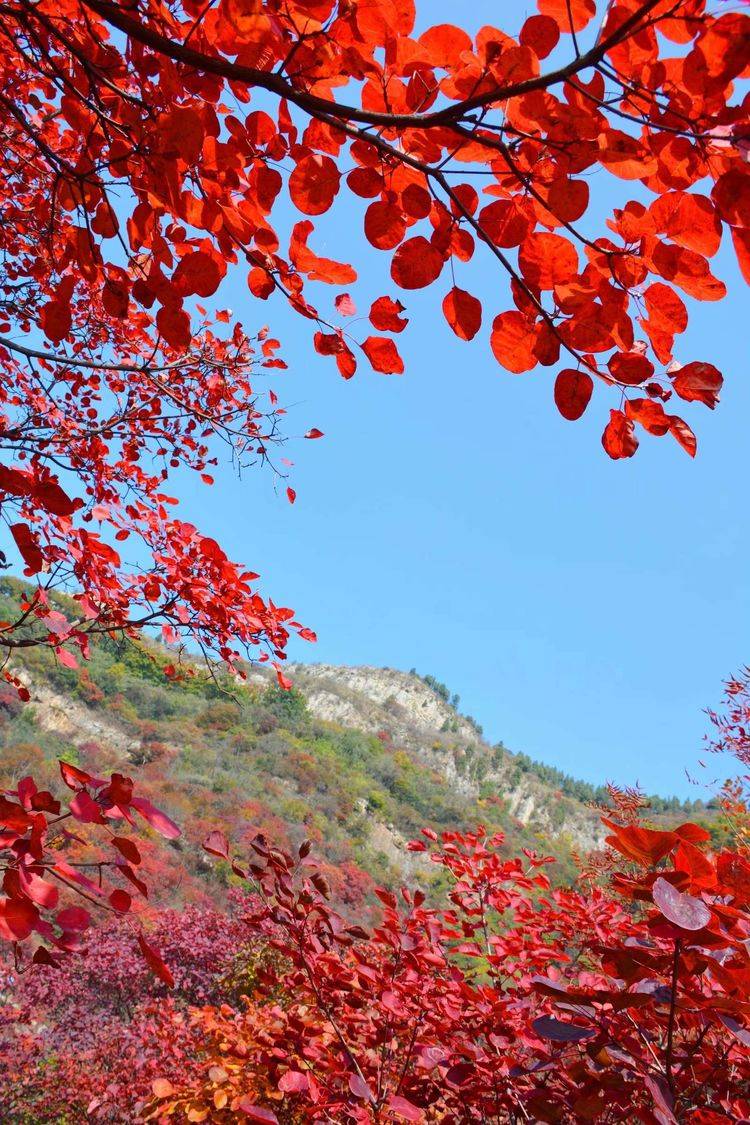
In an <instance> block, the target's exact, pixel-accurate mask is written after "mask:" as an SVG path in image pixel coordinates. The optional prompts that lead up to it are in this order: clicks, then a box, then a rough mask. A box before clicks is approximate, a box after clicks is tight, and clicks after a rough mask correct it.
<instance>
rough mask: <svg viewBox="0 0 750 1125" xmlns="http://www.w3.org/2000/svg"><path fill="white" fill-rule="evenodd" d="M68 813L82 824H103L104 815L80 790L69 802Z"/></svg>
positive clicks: (84, 791) (83, 791)
mask: <svg viewBox="0 0 750 1125" xmlns="http://www.w3.org/2000/svg"><path fill="white" fill-rule="evenodd" d="M70 811H71V812H72V814H73V816H74V817H75V818H76V820H80V821H81V823H82V824H105V823H106V821H105V819H104V814H103V813H102V810H101V808H100V807H99V805H97V803H96V801H94V800H93V798H92V797H91V796H90V794H89V793H87V792H86V790H85V789H81V790H80V791H79V792H78V793H76V795H75V797H74V798H73V800H72V801H71V802H70Z"/></svg>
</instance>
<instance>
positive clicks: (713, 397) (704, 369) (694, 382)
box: [672, 361, 724, 410]
mask: <svg viewBox="0 0 750 1125" xmlns="http://www.w3.org/2000/svg"><path fill="white" fill-rule="evenodd" d="M723 382H724V378H723V376H722V374H721V372H720V371H718V370H717V369H716V368H715V367H714V365H713V364H712V363H700V362H698V361H696V362H694V363H687V364H685V366H684V367H681V368H680V370H679V371H678V372H677V373H676V374H675V375H674V376H673V378H672V386H673V387H674V389H675V391H676V392H677V394H678V395H679V396H680V398H684V399H685V400H686V401H687V402H704V403H705V404H706V406H707V407H709V409H710V410H713V408H714V407H715V406H716V404H717V403H718V401H719V391H720V390H721V388H722V384H723Z"/></svg>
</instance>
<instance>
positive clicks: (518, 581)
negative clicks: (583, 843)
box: [188, 0, 750, 796]
mask: <svg viewBox="0 0 750 1125" xmlns="http://www.w3.org/2000/svg"><path fill="white" fill-rule="evenodd" d="M530 10H533V9H531V8H530ZM451 13H452V15H451ZM429 16H430V20H431V21H433V20H434V22H440V20H441V19H447V20H449V19H451V18H452V19H454V20H455V18H456V17H455V9H454V8H453V7H452V6H451V5H448V4H447V3H443V2H441V3H433V4H431V5H430V8H429ZM493 16H494V17H495V19H497V17H496V6H495V5H494V4H490V3H488V2H486V0H485V2H484V3H480V4H477V5H476V6H475V7H474V8H473V9H472V22H473V24H474V25H475V26H479V25H480V24H481V23H483V22H493ZM514 18H517V16H516V17H514ZM469 30H471V28H469ZM613 191H614V193H615V194H613ZM633 191H634V188H633V185H631V184H628V183H624V182H622V181H614V180H611V179H609V178H608V177H607V176H603V177H601V184H600V187H599V196H598V198H599V202H598V204H597V207H598V208H601V207H606V208H607V209H609V208H611V207H612V206H613V205H614V204H616V203H620V204H621V203H622V202H624V201H625V200H626V199H627V198H631V197H632V195H633ZM339 202H343V200H340V201H339ZM360 215H361V211H360V209H359V206H358V204H354V205H352V206H351V207H349V205H348V204H347V205H345V206H344V207H343V208H341V207H338V206H337V207H336V209H335V217H334V218H333V219H331V218H330V217H329V218H328V220H327V221H326V217H323V218H322V219H321V220H320V221H319V224H320V225H319V233H316V235H314V236H313V238H312V239H311V244H312V245H313V247H314V248H315V249H316V251H317V252H318V253H323V254H328V255H330V256H333V257H340V258H342V259H343V260H347V261H352V260H353V261H354V264H355V265H356V266H357V268H358V269H359V271H360V281H359V282H358V283H357V285H356V286H355V287H350V288H352V292H353V294H354V296H355V299H356V300H357V304H358V307H359V309H360V310H361V311H363V312H364V313H366V312H367V309H368V308H369V302H370V300H371V299H372V298H373V297H375V296H379V295H380V294H381V293H389V294H393V295H396V290H395V287H394V286H393V284H392V283H391V282H390V279H389V278H388V275H387V264H388V258H389V256H388V255H385V254H379V253H378V252H377V251H374V250H370V249H369V248H368V247H367V246H366V244H365V242H364V239H363V237H362V236H361V235H360V233H359V232H360V231H361V218H360ZM592 229H595V230H596V232H597V233H600V231H601V226H597V227H595V228H592ZM354 247H356V249H354V250H353V248H354ZM480 260H481V262H482V264H481V265H472V266H471V267H468V268H464V270H462V272H460V273H459V274H458V277H459V284H465V287H466V288H469V289H471V290H472V291H474V292H476V293H477V294H478V295H479V296H481V297H482V299H483V300H484V303H485V324H484V327H483V330H482V333H481V338H477V340H475V341H474V342H473V344H464V343H461V342H460V341H458V340H457V339H456V338H455V337H454V336H453V334H452V333H451V332H450V330H449V329H448V327H447V325H446V324H445V323H444V321H443V318H442V315H441V313H440V310H439V300H440V299H441V298H442V294H443V292H445V290H446V289H447V288H448V283H447V282H446V283H445V284H443V282H442V279H441V282H439V283H438V284H437V285H436V286H434V287H433V289H434V292H428V293H416V294H408V295H406V296H404V295H403V294H402V295H401V296H402V297H403V299H404V302H405V303H406V304H407V305H408V315H410V316H411V323H410V325H409V328H408V329H407V331H406V332H405V333H403V334H402V336H401V337H400V339H399V347H400V348H401V350H402V353H403V355H404V358H405V360H406V364H407V374H406V375H405V376H404V377H401V378H397V377H384V376H382V375H375V374H372V373H370V372H368V371H367V370H366V366H367V365H366V363H360V371H359V372H358V374H357V375H356V377H355V378H354V379H353V380H351V381H350V382H348V383H347V382H344V381H343V380H342V379H340V378H339V377H338V375H337V374H336V371H335V368H334V366H333V364H332V361H331V360H323V359H321V358H320V357H318V356H317V355H315V354H314V352H313V351H312V348H311V346H310V344H309V337H310V331H309V327H308V325H307V324H306V323H305V322H304V321H300V320H299V319H298V318H295V317H292V316H290V314H289V313H288V312H287V311H286V310H285V309H284V308H283V307H282V306H281V304H280V303H278V302H270V303H269V304H268V305H267V306H265V307H259V305H258V303H257V302H253V301H251V300H250V299H249V298H248V295H247V290H246V289H245V288H244V282H243V279H242V278H240V279H239V280H238V281H237V283H236V286H235V288H234V289H233V290H232V291H231V300H232V302H233V304H232V307H233V309H234V311H235V312H236V313H237V314H238V315H239V316H240V317H241V318H242V319H243V320H244V321H245V323H246V324H247V325H248V326H249V325H256V324H258V319H257V318H258V317H259V316H263V317H264V322H265V321H267V322H268V323H269V324H270V325H271V327H272V329H273V331H274V334H278V335H280V336H281V338H282V340H283V342H284V355H285V358H286V359H287V361H288V363H289V365H290V370H289V372H288V373H287V374H286V375H284V376H283V377H282V378H280V379H279V380H278V390H279V393H280V396H281V398H282V400H283V401H285V402H286V403H288V404H294V407H293V409H292V410H291V412H290V418H289V428H288V432H290V433H292V432H296V433H298V434H302V433H304V431H305V430H306V429H308V428H309V427H310V426H318V427H319V428H320V429H321V430H323V431H324V432H325V435H326V436H325V439H324V440H322V441H315V442H305V441H298V442H291V443H290V445H289V448H288V450H287V452H288V455H289V456H290V457H291V458H293V459H294V461H295V467H294V469H293V470H292V481H291V483H293V485H294V487H295V488H296V490H297V493H298V498H297V502H296V504H295V505H294V507H292V506H290V505H289V504H288V503H287V501H286V499H285V497H284V494H283V488H282V489H280V490H279V493H278V495H274V492H273V487H272V483H271V481H270V479H269V478H268V477H266V478H263V477H262V476H253V475H249V476H247V477H246V478H245V479H243V480H237V479H236V478H233V477H232V476H231V475H230V474H222V475H221V477H220V478H219V480H218V481H217V485H216V487H215V488H214V490H213V495H212V496H211V497H210V498H208V497H207V496H206V493H205V490H201V491H200V493H198V492H196V493H194V494H193V495H191V496H190V497H189V498H188V499H189V503H188V508H189V509H190V511H191V514H192V515H194V516H195V517H196V518H198V519H199V520H200V522H201V524H202V525H203V527H204V528H205V530H206V531H207V532H213V533H214V534H216V535H217V536H219V537H220V538H221V539H222V542H223V543H224V545H225V546H226V548H227V550H228V551H230V553H232V554H233V555H234V556H236V557H240V558H243V559H246V560H247V562H248V563H249V564H251V565H252V566H253V568H255V569H257V570H258V571H260V572H261V575H262V581H263V588H264V590H265V591H266V592H268V593H270V594H272V595H273V596H274V597H275V598H277V597H278V598H281V599H282V600H284V601H285V603H286V604H288V605H292V606H293V607H294V608H295V609H296V611H297V613H298V616H299V617H300V619H301V620H303V621H304V622H305V623H306V624H309V625H310V626H311V627H312V628H314V629H315V630H316V631H317V633H318V637H319V640H318V644H317V645H315V646H310V645H305V644H302V643H300V642H298V643H296V644H293V645H292V649H291V653H290V655H291V656H292V658H296V659H305V660H316V661H325V662H329V661H330V662H333V663H341V664H374V665H388V666H391V667H396V668H402V669H409V668H411V667H412V666H414V667H416V668H417V669H418V670H420V671H421V672H430V673H432V674H433V675H435V676H437V677H438V678H439V679H441V680H443V681H444V682H445V683H447V684H448V686H449V687H450V688H451V690H452V691H457V692H459V694H460V695H461V701H462V707H463V708H464V709H465V710H467V711H468V712H470V713H471V714H473V715H474V716H475V717H476V718H477V719H478V720H479V721H480V722H481V723H482V724H483V726H484V728H485V731H486V733H487V735H488V736H489V738H490V739H491V740H497V739H502V740H503V741H505V743H506V744H507V745H508V746H509V747H511V748H512V749H516V750H524V751H525V752H527V753H529V754H531V755H533V756H534V757H537V758H540V759H542V760H544V761H546V762H549V763H553V764H554V765H557V766H559V767H560V768H562V769H564V770H566V771H568V772H570V773H572V774H575V775H577V776H579V777H583V778H586V779H588V780H591V781H596V782H600V781H603V780H605V779H608V778H610V779H613V780H617V781H618V782H620V783H634V782H636V781H639V782H640V783H641V784H642V785H643V786H644V787H645V788H647V789H648V790H650V791H658V792H661V793H664V794H667V793H673V792H677V793H679V794H681V795H685V796H695V795H696V790H695V787H694V786H692V785H690V784H689V783H688V781H687V779H686V777H685V769H686V767H688V768H690V769H691V770H694V771H696V772H698V773H699V774H700V775H701V776H704V777H705V776H706V775H708V776H710V777H712V776H714V774H715V772H716V768H717V763H716V762H715V760H709V769H708V770H707V771H701V770H700V769H697V770H696V762H697V759H698V757H699V754H700V745H701V739H702V735H703V733H704V731H705V729H706V722H705V718H704V716H703V714H702V708H703V707H705V706H708V705H711V704H714V703H716V702H717V700H718V698H719V695H720V690H721V683H722V679H723V678H724V677H726V676H728V675H729V674H730V673H732V672H733V671H734V670H735V669H736V668H737V667H738V666H739V665H740V664H742V663H743V662H746V661H748V660H750V630H749V629H748V625H750V612H749V608H750V607H749V603H748V587H747V574H748V554H749V548H750V536H749V535H748V525H747V519H746V516H745V511H744V507H745V503H744V500H743V496H744V482H745V481H746V480H747V477H748V467H749V466H748V462H749V461H750V442H748V438H747V431H748V421H749V420H750V387H749V384H748V370H747V358H748V356H747V332H746V330H745V328H744V321H745V319H746V318H747V317H748V315H750V307H749V304H748V301H747V289H746V288H745V286H744V284H743V282H742V279H741V277H740V275H739V273H738V271H737V269H736V266H735V265H734V263H733V260H732V256H731V254H730V253H727V252H725V251H724V250H722V252H721V254H720V256H719V258H718V259H717V260H716V262H717V267H716V268H717V272H718V273H719V275H720V276H721V277H723V279H724V280H725V281H726V282H727V283H728V284H729V285H730V297H729V298H728V299H727V300H726V301H725V302H724V303H723V304H719V305H709V306H696V305H695V304H694V303H692V302H690V305H691V317H692V322H691V328H690V330H689V333H688V334H687V335H686V336H685V337H683V338H682V346H681V348H680V350H679V351H678V353H677V354H678V357H679V358H681V359H682V360H683V361H687V360H688V359H693V358H702V359H710V360H711V361H712V362H715V363H716V364H717V365H718V366H719V367H720V368H721V369H722V370H723V371H724V372H725V375H726V384H725V391H724V394H723V399H722V402H721V405H720V407H719V409H718V410H717V411H716V412H715V413H714V414H712V413H711V412H710V411H708V410H707V409H706V408H705V407H703V406H701V405H697V406H690V405H688V404H684V406H685V415H684V416H685V417H686V418H687V419H688V420H689V421H690V422H691V423H693V424H694V428H695V429H696V431H697V434H698V439H699V452H698V457H697V459H696V460H695V461H694V462H693V461H691V460H690V459H689V458H688V457H687V455H686V454H685V453H684V452H683V451H682V450H681V449H680V448H679V447H678V446H677V445H676V443H675V442H673V441H672V440H671V439H670V438H662V439H654V438H649V437H648V435H644V437H643V439H642V442H641V448H640V449H639V451H638V454H637V455H636V457H635V458H634V459H633V460H630V461H626V462H617V463H615V462H612V461H610V460H609V459H608V458H607V457H606V455H605V454H604V452H603V450H602V448H601V445H600V433H601V430H602V428H603V426H604V424H605V421H606V418H607V416H608V414H607V411H608V408H609V406H610V405H616V403H614V402H612V403H610V402H609V401H608V400H607V394H606V393H604V394H599V395H598V396H597V397H595V400H594V402H593V403H592V406H591V407H590V409H589V411H588V413H587V415H586V416H585V417H584V419H583V420H582V421H580V422H578V423H573V424H571V423H567V422H565V421H563V420H562V419H561V418H560V416H559V415H558V414H557V412H556V410H555V408H554V405H553V403H552V384H553V377H554V376H553V373H552V372H551V371H550V370H549V369H539V370H538V371H536V372H532V373H530V374H528V375H522V376H513V375H509V374H507V373H506V372H504V371H503V370H501V369H500V368H499V367H498V366H497V365H496V363H495V361H494V359H493V357H492V355H491V353H490V351H489V347H488V344H487V339H488V329H489V325H490V323H491V320H492V317H493V316H494V315H495V314H496V313H497V312H499V311H502V310H503V309H505V308H508V307H510V302H509V298H508V293H507V286H506V282H505V279H504V278H503V277H502V276H501V275H500V274H499V273H498V272H496V271H495V269H494V268H493V267H492V266H491V264H490V263H489V262H488V261H487V260H486V258H485V257H484V256H483V255H478V262H479V261H480ZM335 292H337V290H334V291H331V293H330V295H328V294H326V295H325V296H322V295H321V297H320V307H321V309H323V308H330V302H331V301H332V299H333V295H334V293H335ZM326 300H327V301H328V304H326ZM367 329H368V325H367V322H366V321H363V322H362V324H361V336H360V338H364V336H366V335H367V334H368V331H367ZM680 405H682V404H680Z"/></svg>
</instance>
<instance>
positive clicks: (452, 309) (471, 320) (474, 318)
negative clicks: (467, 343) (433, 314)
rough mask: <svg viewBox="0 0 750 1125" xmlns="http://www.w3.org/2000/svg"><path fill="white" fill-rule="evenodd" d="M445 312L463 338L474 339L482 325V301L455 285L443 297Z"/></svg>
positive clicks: (451, 324)
mask: <svg viewBox="0 0 750 1125" xmlns="http://www.w3.org/2000/svg"><path fill="white" fill-rule="evenodd" d="M443 313H444V314H445V319H446V320H447V321H448V323H449V324H450V326H451V328H452V329H453V331H454V332H455V333H456V335H457V336H458V337H459V338H460V339H461V340H473V339H474V337H475V336H476V334H477V332H478V331H479V329H480V328H481V327H482V305H481V302H480V301H478V300H477V298H476V297H473V296H472V295H471V293H467V292H466V290H465V289H458V288H457V287H456V286H454V287H453V289H451V290H450V291H449V292H448V293H446V295H445V297H444V299H443Z"/></svg>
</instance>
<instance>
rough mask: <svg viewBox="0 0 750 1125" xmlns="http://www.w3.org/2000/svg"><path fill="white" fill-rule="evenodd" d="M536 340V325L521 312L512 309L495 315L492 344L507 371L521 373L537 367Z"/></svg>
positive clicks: (497, 358) (498, 360) (499, 361)
mask: <svg viewBox="0 0 750 1125" xmlns="http://www.w3.org/2000/svg"><path fill="white" fill-rule="evenodd" d="M536 341H537V330H536V325H535V324H533V323H529V321H528V320H527V319H526V317H525V316H523V315H522V314H521V313H520V312H516V311H515V310H511V311H510V312H504V313H500V315H499V316H496V317H495V319H494V321H493V324H492V335H491V336H490V346H491V348H492V352H493V354H494V356H495V359H496V360H497V362H498V363H499V364H500V365H501V366H502V367H504V368H505V370H506V371H512V372H513V374H514V375H520V374H522V373H523V372H524V371H531V369H532V368H534V367H536V365H537V363H538V360H537V357H536V355H535V354H534V345H535V344H536Z"/></svg>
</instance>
